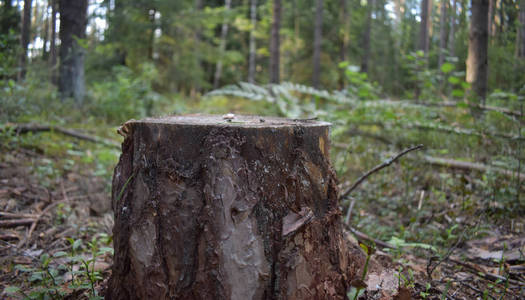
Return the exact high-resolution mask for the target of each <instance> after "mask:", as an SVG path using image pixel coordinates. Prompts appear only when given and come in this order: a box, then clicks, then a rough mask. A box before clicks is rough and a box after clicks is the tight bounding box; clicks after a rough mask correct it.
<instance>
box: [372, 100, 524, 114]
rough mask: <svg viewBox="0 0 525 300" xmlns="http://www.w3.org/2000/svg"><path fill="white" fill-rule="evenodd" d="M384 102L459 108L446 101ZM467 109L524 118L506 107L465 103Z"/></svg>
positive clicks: (453, 103)
mask: <svg viewBox="0 0 525 300" xmlns="http://www.w3.org/2000/svg"><path fill="white" fill-rule="evenodd" d="M382 102H385V103H392V104H406V105H411V106H427V107H453V108H457V107H458V103H457V102H454V101H445V102H420V103H414V102H412V101H395V100H390V99H388V100H383V101H382ZM465 104H466V108H470V109H480V110H485V111H495V112H499V113H502V114H506V115H509V116H513V117H518V118H521V117H523V113H521V112H519V111H513V110H511V109H509V108H506V107H498V106H490V105H481V104H469V103H465Z"/></svg>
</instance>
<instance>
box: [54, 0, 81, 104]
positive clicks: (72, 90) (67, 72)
mask: <svg viewBox="0 0 525 300" xmlns="http://www.w3.org/2000/svg"><path fill="white" fill-rule="evenodd" d="M58 7H59V12H60V31H59V36H60V53H59V55H60V67H59V78H58V90H59V92H60V95H61V97H62V99H65V98H69V97H73V98H74V99H75V102H76V103H77V105H80V104H82V101H83V99H84V95H85V82H84V54H85V53H84V52H85V51H84V49H83V48H82V47H81V46H80V45H79V44H78V42H77V41H76V39H83V38H85V37H86V25H87V7H88V0H75V1H70V0H59V1H58Z"/></svg>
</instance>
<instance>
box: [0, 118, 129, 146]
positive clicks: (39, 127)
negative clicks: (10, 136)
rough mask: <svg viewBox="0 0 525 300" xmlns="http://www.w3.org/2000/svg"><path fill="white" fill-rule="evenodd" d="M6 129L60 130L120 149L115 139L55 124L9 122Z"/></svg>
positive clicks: (28, 130)
mask: <svg viewBox="0 0 525 300" xmlns="http://www.w3.org/2000/svg"><path fill="white" fill-rule="evenodd" d="M6 130H13V131H14V132H15V133H16V134H26V133H29V132H46V131H51V132H58V133H61V134H63V135H67V136H71V137H74V138H77V139H80V140H84V141H88V142H92V143H97V144H102V145H105V146H108V147H112V148H118V149H120V145H119V144H118V143H116V142H114V141H111V140H108V139H104V138H101V137H98V136H92V135H88V134H85V133H82V132H79V131H76V130H72V129H67V128H64V127H60V126H55V125H36V124H15V125H9V124H8V125H7V126H6V127H4V128H3V129H2V131H6Z"/></svg>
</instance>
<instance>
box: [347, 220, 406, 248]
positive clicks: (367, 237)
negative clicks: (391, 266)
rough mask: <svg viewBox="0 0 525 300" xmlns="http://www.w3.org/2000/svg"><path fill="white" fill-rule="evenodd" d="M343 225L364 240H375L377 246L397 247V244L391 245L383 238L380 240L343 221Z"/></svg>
mask: <svg viewBox="0 0 525 300" xmlns="http://www.w3.org/2000/svg"><path fill="white" fill-rule="evenodd" d="M343 226H344V227H345V228H346V229H347V230H348V231H350V232H351V233H353V234H354V235H355V236H356V237H357V239H358V240H362V241H363V240H364V241H369V242H373V243H374V244H376V246H379V247H381V248H390V249H397V248H396V246H394V245H391V244H389V243H387V242H383V241H381V240H378V239H376V238H373V237H370V236H368V235H367V234H365V233H363V232H361V231H359V230H357V229H355V228H353V227H351V226H350V225H348V224H346V223H343Z"/></svg>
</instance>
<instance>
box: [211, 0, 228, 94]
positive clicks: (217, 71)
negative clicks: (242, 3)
mask: <svg viewBox="0 0 525 300" xmlns="http://www.w3.org/2000/svg"><path fill="white" fill-rule="evenodd" d="M231 2H232V1H231V0H225V1H224V9H225V10H226V12H228V11H229V10H230V8H231ZM227 36H228V22H227V21H226V20H224V22H223V23H222V28H221V44H220V46H219V55H220V56H221V57H219V60H218V61H217V64H216V66H215V76H213V88H214V89H217V88H218V87H219V83H220V81H221V76H222V55H223V54H224V51H226V37H227Z"/></svg>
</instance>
